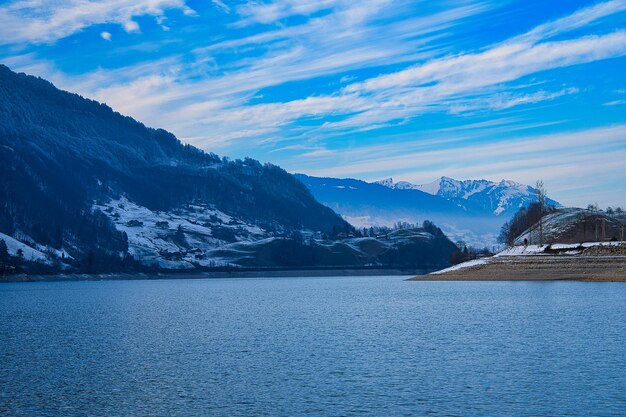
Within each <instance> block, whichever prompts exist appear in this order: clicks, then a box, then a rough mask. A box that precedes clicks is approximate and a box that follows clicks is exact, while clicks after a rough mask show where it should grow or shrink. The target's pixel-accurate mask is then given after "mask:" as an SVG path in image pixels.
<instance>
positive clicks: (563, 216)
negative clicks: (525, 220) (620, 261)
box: [515, 208, 626, 245]
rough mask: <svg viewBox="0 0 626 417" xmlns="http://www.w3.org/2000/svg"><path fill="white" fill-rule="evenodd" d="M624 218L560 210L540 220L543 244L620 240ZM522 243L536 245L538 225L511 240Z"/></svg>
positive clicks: (579, 210)
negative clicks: (541, 221) (541, 222)
mask: <svg viewBox="0 0 626 417" xmlns="http://www.w3.org/2000/svg"><path fill="white" fill-rule="evenodd" d="M624 227H626V216H623V215H622V216H616V215H614V216H609V215H607V214H606V213H602V212H595V211H590V210H585V209H579V208H561V209H558V210H556V211H554V212H552V213H550V214H548V215H546V216H544V218H543V240H544V243H553V242H558V243H581V242H597V241H605V242H606V241H611V240H613V241H617V240H622V239H623V235H622V233H623V232H622V230H623V229H622V228H624ZM524 240H526V241H527V242H529V243H530V244H536V243H538V242H539V224H535V225H533V227H531V228H530V229H528V230H526V231H525V232H524V233H522V234H521V235H520V236H518V237H517V238H516V239H515V244H516V245H522V244H523V243H524Z"/></svg>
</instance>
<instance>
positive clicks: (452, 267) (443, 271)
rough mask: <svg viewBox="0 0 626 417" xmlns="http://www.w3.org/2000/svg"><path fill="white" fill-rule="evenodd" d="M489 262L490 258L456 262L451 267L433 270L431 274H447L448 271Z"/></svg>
mask: <svg viewBox="0 0 626 417" xmlns="http://www.w3.org/2000/svg"><path fill="white" fill-rule="evenodd" d="M488 262H489V258H482V259H472V260H471V261H467V262H463V263H460V264H456V265H453V266H451V267H450V268H446V269H442V270H441V271H435V272H431V273H430V275H437V274H445V273H446V272H452V271H459V270H461V269H465V268H471V267H473V266H478V265H485V264H487V263H488Z"/></svg>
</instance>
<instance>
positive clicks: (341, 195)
mask: <svg viewBox="0 0 626 417" xmlns="http://www.w3.org/2000/svg"><path fill="white" fill-rule="evenodd" d="M296 177H297V178H298V179H299V180H300V181H302V182H303V183H304V184H305V185H306V186H307V187H308V188H309V190H311V192H312V193H313V195H314V196H315V198H317V200H319V201H320V202H322V203H324V204H326V205H327V206H329V207H330V208H332V209H333V210H335V211H336V212H337V213H339V214H341V215H343V216H344V218H345V219H346V220H348V221H349V222H351V223H352V224H354V225H356V226H362V227H369V226H372V225H388V226H389V225H392V224H394V223H396V222H398V221H402V222H409V223H414V222H418V221H423V220H425V219H428V220H432V221H434V222H435V223H437V224H438V225H440V227H441V228H442V230H443V231H444V233H446V235H448V236H449V237H450V238H452V239H454V240H463V241H465V242H467V243H469V244H471V245H474V246H477V247H483V246H488V247H491V246H494V245H497V236H498V233H499V230H500V228H501V227H502V225H503V224H504V223H505V222H506V221H507V220H509V219H510V218H511V216H513V214H514V213H515V212H516V211H517V210H518V209H519V208H520V207H522V206H527V205H528V204H530V202H532V201H533V200H534V199H535V194H534V192H535V190H534V189H533V188H532V187H529V186H527V185H522V184H518V183H515V182H513V181H501V182H499V183H496V182H491V181H487V180H467V181H458V180H454V179H452V178H447V177H442V178H440V179H439V180H437V181H434V182H432V183H430V184H425V185H415V184H411V183H409V182H404V181H401V182H394V181H393V179H391V178H388V179H385V180H382V181H377V182H374V183H368V182H365V181H359V180H354V179H337V178H317V177H310V176H307V175H303V174H296ZM548 203H549V204H552V205H555V206H560V205H559V204H558V203H557V202H556V201H553V200H548Z"/></svg>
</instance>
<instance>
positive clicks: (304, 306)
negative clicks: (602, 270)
mask: <svg viewBox="0 0 626 417" xmlns="http://www.w3.org/2000/svg"><path fill="white" fill-rule="evenodd" d="M404 278H406V277H337V278H329V277H324V278H259V279H242V278H240V279H206V280H157V281H98V282H50V283H8V284H1V285H0V384H1V392H0V415H39V416H48V415H49V416H59V415H64V416H71V415H107V416H115V415H124V416H130V415H133V416H141V415H211V416H236V415H285V416H295V415H314V416H318V415H381V416H389V415H394V416H395V415H428V414H431V415H438V416H439V415H468V416H478V415H489V416H493V415H529V416H530V415H533V416H548V415H570V416H590V415H603V416H604V415H607V416H608V415H624V414H625V413H626V285H625V284H620V283H583V282H405V281H403V279H404Z"/></svg>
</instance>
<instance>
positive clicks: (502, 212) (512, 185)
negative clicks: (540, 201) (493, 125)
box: [377, 177, 560, 218]
mask: <svg viewBox="0 0 626 417" xmlns="http://www.w3.org/2000/svg"><path fill="white" fill-rule="evenodd" d="M377 183H378V184H382V185H384V186H386V187H389V188H392V189H397V190H419V191H423V192H425V193H428V194H431V195H436V196H439V197H442V198H445V199H446V200H449V201H452V202H454V203H455V204H457V205H459V206H462V207H466V208H467V209H471V210H473V211H476V210H478V211H482V212H484V214H493V215H494V216H499V217H503V218H509V217H511V216H512V215H514V214H515V213H516V212H517V210H519V209H520V208H521V207H526V206H528V204H530V203H531V202H533V201H535V200H536V197H535V196H536V189H535V188H533V187H531V186H529V185H524V184H520V183H517V182H515V181H510V180H502V181H500V182H493V181H488V180H482V179H481V180H463V181H459V180H455V179H453V178H449V177H441V178H439V179H437V180H435V181H433V182H431V183H428V184H421V185H415V184H411V183H409V182H406V181H399V182H396V183H394V182H393V179H391V178H388V179H385V180H382V181H378V182H377ZM547 204H549V205H552V206H555V207H560V204H559V203H558V202H556V201H554V200H551V199H547Z"/></svg>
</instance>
